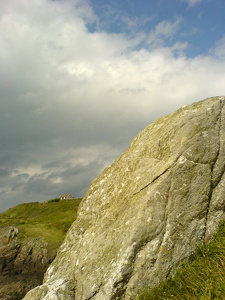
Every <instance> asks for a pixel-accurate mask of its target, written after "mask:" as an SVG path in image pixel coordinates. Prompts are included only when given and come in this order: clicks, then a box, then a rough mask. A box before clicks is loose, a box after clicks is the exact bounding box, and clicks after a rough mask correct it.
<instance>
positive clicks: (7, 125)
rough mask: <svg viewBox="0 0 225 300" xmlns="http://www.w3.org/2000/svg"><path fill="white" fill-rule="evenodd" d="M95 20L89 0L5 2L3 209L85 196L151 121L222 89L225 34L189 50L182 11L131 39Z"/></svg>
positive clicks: (1, 47) (1, 17)
mask: <svg viewBox="0 0 225 300" xmlns="http://www.w3.org/2000/svg"><path fill="white" fill-rule="evenodd" d="M97 22H98V17H97V15H95V12H94V11H93V10H92V9H91V7H90V6H89V2H88V1H85V0H82V1H78V0H76V1H72V0H65V1H50V0H34V1H27V0H2V3H1V11H0V100H1V102H0V139H1V150H0V200H1V208H0V209H1V210H4V209H6V208H7V207H9V206H13V205H15V204H17V203H21V202H28V201H44V200H47V199H51V198H54V197H57V196H59V195H60V194H62V193H64V192H67V193H71V194H74V195H75V196H77V197H81V196H83V194H84V193H85V191H86V189H87V187H88V185H89V183H90V181H91V180H92V179H94V178H95V177H96V176H97V174H99V172H100V171H101V170H102V169H103V168H104V167H105V166H107V165H109V164H111V163H112V162H113V161H114V159H115V158H116V157H117V156H118V155H120V154H121V153H122V152H123V151H124V150H125V149H126V147H127V146H128V144H129V142H130V141H131V139H132V138H133V137H134V136H135V135H136V134H137V133H138V132H139V131H140V130H142V129H143V128H144V127H145V126H147V125H148V124H150V123H151V122H152V121H154V120H155V119H157V118H158V117H160V116H163V115H165V114H167V113H170V112H173V111H174V110H175V109H177V108H179V107H180V106H182V105H184V104H187V103H191V102H194V101H198V100H201V99H203V98H206V97H209V96H213V95H219V94H224V82H225V61H224V51H225V50H224V49H225V43H224V38H222V39H221V40H220V41H218V42H217V44H216V45H214V46H213V47H212V49H211V50H210V52H209V54H206V55H202V56H199V57H195V58H188V57H187V56H186V55H185V49H186V48H187V47H188V43H187V42H180V41H179V40H177V39H176V32H178V31H179V29H180V26H181V23H182V20H181V19H180V18H179V19H176V20H164V21H162V22H160V23H158V25H157V26H156V27H155V28H153V29H152V31H151V32H150V33H149V34H147V33H143V32H140V33H139V34H137V35H136V36H133V37H132V38H131V37H130V36H127V35H125V34H122V33H120V34H115V33H106V32H104V31H102V30H101V31H98V30H95V31H93V30H89V29H88V28H90V26H94V27H95V26H96V24H97ZM96 28H97V27H96ZM168 40H170V43H169V46H168V43H167V41H168ZM209 70H210V71H209Z"/></svg>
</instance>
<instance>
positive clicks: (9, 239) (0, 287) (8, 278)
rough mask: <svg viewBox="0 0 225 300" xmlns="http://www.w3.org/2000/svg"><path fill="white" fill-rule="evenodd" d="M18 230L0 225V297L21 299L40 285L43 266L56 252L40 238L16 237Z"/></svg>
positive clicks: (12, 299)
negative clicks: (23, 239) (24, 238)
mask: <svg viewBox="0 0 225 300" xmlns="http://www.w3.org/2000/svg"><path fill="white" fill-rule="evenodd" d="M19 234H20V233H19V230H18V229H17V228H16V227H14V226H12V227H10V228H0V270H1V271H0V299H1V300H21V299H22V298H23V297H24V295H25V294H26V293H27V292H28V291H29V290H30V289H32V288H34V287H36V286H37V285H40V284H41V282H42V280H43V277H44V273H45V271H46V270H47V267H48V266H49V265H50V263H51V262H52V261H53V259H54V258H55V256H56V250H52V251H49V250H48V247H47V245H46V243H45V242H44V241H43V239H42V238H30V239H28V238H27V239H26V240H25V241H24V242H21V241H19V240H18V238H17V235H19Z"/></svg>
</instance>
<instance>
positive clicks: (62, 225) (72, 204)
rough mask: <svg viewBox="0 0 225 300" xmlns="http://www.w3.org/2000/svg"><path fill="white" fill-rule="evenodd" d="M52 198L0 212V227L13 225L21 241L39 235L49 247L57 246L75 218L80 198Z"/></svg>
mask: <svg viewBox="0 0 225 300" xmlns="http://www.w3.org/2000/svg"><path fill="white" fill-rule="evenodd" d="M53 200H54V201H52V200H49V201H47V202H45V203H39V202H31V203H23V204H19V205H17V206H15V207H13V208H10V209H9V210H7V211H6V212H4V213H2V214H0V228H2V227H8V226H12V225H15V226H16V227H17V228H18V229H19V232H20V234H19V235H18V238H19V239H20V240H21V241H22V240H24V239H26V238H31V237H32V238H33V237H34V238H35V237H40V236H41V237H43V238H44V239H45V241H46V242H47V243H48V244H49V248H57V247H59V246H60V245H61V243H62V241H63V239H64V237H65V234H66V232H67V230H68V229H69V227H70V226H71V224H72V222H73V221H74V220H75V219H76V216H77V210H78V206H79V204H80V202H81V199H68V200H62V201H55V199H53Z"/></svg>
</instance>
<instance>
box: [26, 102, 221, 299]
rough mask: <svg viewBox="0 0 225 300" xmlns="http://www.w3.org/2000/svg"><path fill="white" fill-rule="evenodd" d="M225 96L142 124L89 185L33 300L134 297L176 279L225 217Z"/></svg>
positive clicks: (32, 297) (34, 293)
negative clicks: (75, 218)
mask: <svg viewBox="0 0 225 300" xmlns="http://www.w3.org/2000/svg"><path fill="white" fill-rule="evenodd" d="M224 158H225V97H214V98H209V99H206V100H204V101H201V102H198V103H194V104H192V105H189V106H186V107H183V108H181V109H179V110H178V111H176V112H175V113H173V114H171V115H168V116H166V117H164V118H161V119H159V120H158V121H156V122H154V123H153V124H151V125H150V126H148V127H147V128H145V129H144V130H143V131H142V132H141V133H140V134H139V135H138V136H137V137H136V138H135V139H134V140H133V141H132V143H131V144H130V147H129V148H128V150H127V151H126V152H125V153H124V154H123V155H122V156H121V157H119V158H118V159H117V160H116V161H115V162H114V163H113V164H112V165H111V166H110V167H108V168H107V169H105V170H104V171H103V172H102V174H101V175H100V176H99V177H98V178H97V179H95V180H94V181H93V182H92V184H91V185H90V188H89V191H88V192H87V194H86V195H85V197H84V200H83V202H82V205H81V207H80V210H79V214H78V218H77V220H76V221H75V222H74V223H73V225H72V227H71V228H70V230H69V232H68V233H67V236H66V239H65V241H64V243H63V245H62V246H61V248H60V251H59V252H58V255H57V257H56V259H55V260H54V262H53V263H52V264H51V266H50V267H49V268H48V270H47V272H46V275H45V280H44V283H43V285H41V286H40V287H37V288H35V289H33V290H31V291H30V292H29V293H28V294H27V295H26V296H25V298H24V299H26V300H31V299H32V300H34V299H35V300H39V299H44V300H50V299H51V300H52V299H55V300H57V299H58V300H59V299H66V300H69V299H76V300H88V299H94V300H109V299H131V298H132V297H133V296H135V295H137V293H138V291H139V290H140V289H142V288H144V287H145V286H147V285H150V286H155V285H157V284H159V283H160V282H161V281H163V280H165V279H166V278H168V276H171V275H172V274H174V273H175V271H176V268H177V266H178V265H179V263H180V262H181V261H183V260H184V259H187V258H188V257H190V256H191V255H192V254H193V253H194V252H195V249H196V247H197V245H199V244H200V243H202V242H203V241H205V240H209V239H210V238H211V237H212V236H213V234H214V233H215V231H216V230H217V227H218V224H219V223H220V222H221V221H222V220H223V219H224V205H225V198H224V195H225V172H224V171H225V160H224Z"/></svg>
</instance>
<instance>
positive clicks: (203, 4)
mask: <svg viewBox="0 0 225 300" xmlns="http://www.w3.org/2000/svg"><path fill="white" fill-rule="evenodd" d="M90 3H91V6H92V8H93V9H94V11H95V12H96V13H97V15H98V17H99V20H98V24H97V26H96V27H92V29H94V28H95V29H96V28H98V29H100V30H103V31H107V32H109V33H112V32H114V33H124V34H127V35H128V36H131V37H133V36H134V35H135V34H138V33H140V32H143V33H144V34H146V35H149V34H150V32H152V31H154V29H155V28H156V27H157V25H159V24H160V23H161V22H163V21H166V22H169V23H171V24H174V23H176V21H177V20H179V26H178V27H176V31H174V32H173V35H171V36H169V38H168V39H167V40H165V42H166V43H167V45H168V44H170V45H171V44H172V43H173V42H174V41H176V40H177V41H180V42H181V43H185V42H188V46H187V49H186V51H185V53H186V54H187V55H188V56H191V57H193V56H196V55H201V54H205V53H207V52H208V51H209V49H210V48H211V47H212V45H213V44H215V43H216V42H217V41H218V40H219V39H221V38H222V37H223V35H224V28H225V19H224V9H225V2H224V1H223V0H214V1H213V0H199V1H185V0H159V1H147V0H140V1H134V0H133V1H131V0H124V1H118V0H116V1H109V0H106V1H101V0H97V1H90ZM95 25H96V24H95ZM142 46H143V44H142Z"/></svg>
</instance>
